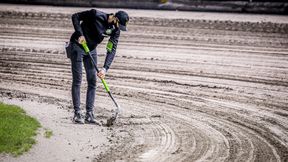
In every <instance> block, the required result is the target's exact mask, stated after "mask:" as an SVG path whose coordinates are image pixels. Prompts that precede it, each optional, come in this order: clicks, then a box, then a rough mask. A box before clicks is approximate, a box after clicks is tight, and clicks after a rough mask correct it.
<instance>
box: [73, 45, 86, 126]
mask: <svg viewBox="0 0 288 162" xmlns="http://www.w3.org/2000/svg"><path fill="white" fill-rule="evenodd" d="M82 58H83V50H82V49H81V48H80V47H79V46H78V45H77V44H75V43H73V44H72V55H71V67H72V78H73V80H72V101H73V108H74V112H75V115H74V122H76V123H84V120H83V119H82V117H81V114H80V87H81V81H82Z"/></svg>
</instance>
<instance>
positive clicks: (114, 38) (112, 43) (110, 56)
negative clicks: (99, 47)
mask: <svg viewBox="0 0 288 162" xmlns="http://www.w3.org/2000/svg"><path fill="white" fill-rule="evenodd" d="M119 37H120V30H116V31H115V32H114V33H113V34H112V35H111V37H110V39H109V41H108V44H107V47H106V49H107V54H106V59H105V63H104V66H103V67H104V68H105V70H106V71H108V69H109V67H110V65H111V64H112V62H113V60H114V57H115V53H116V49H117V44H118V39H119Z"/></svg>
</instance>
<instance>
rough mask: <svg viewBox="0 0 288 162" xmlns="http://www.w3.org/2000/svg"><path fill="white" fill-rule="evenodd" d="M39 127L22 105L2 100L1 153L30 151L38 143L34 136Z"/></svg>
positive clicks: (0, 108) (0, 110)
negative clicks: (9, 103) (10, 103)
mask: <svg viewBox="0 0 288 162" xmlns="http://www.w3.org/2000/svg"><path fill="white" fill-rule="evenodd" d="M39 127H40V123H39V122H38V121H37V120H36V119H34V118H32V117H30V116H28V115H26V113H25V111H24V110H23V109H21V108H20V107H18V106H15V105H7V104H4V103H1V102H0V153H10V154H12V155H14V156H17V155H21V154H23V153H24V152H26V151H28V150H29V149H30V148H31V147H32V145H33V144H35V143H36V141H35V139H34V138H33V137H34V136H35V135H36V134H37V132H36V131H37V129H38V128H39Z"/></svg>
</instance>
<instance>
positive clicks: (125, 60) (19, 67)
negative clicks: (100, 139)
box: [0, 6, 288, 162]
mask: <svg viewBox="0 0 288 162" xmlns="http://www.w3.org/2000/svg"><path fill="white" fill-rule="evenodd" d="M12 7H13V6H12ZM12 7H11V6H10V8H12ZM24 9H26V10H24ZM24 9H23V8H22V9H21V8H17V7H14V8H13V10H12V9H9V6H8V8H7V7H5V6H0V40H1V41H0V96H1V97H2V98H5V97H8V98H11V99H13V98H18V99H21V100H31V99H33V100H37V102H43V103H46V104H53V105H57V106H58V107H59V106H60V107H61V108H62V109H64V110H68V111H70V112H68V111H67V113H71V116H72V109H71V108H72V107H71V95H70V89H71V70H70V61H69V60H68V59H66V58H65V57H66V56H65V54H64V50H63V49H64V47H63V46H64V42H65V41H67V40H68V39H69V37H70V35H71V34H72V32H73V27H72V24H71V19H70V17H71V14H72V13H73V12H76V11H79V10H84V8H82V9H81V8H68V7H67V8H61V9H59V10H58V9H57V10H56V9H55V7H50V8H49V7H46V8H45V10H44V9H43V7H42V8H41V7H39V8H37V7H35V6H31V10H29V6H26V8H24ZM103 10H104V11H106V10H107V11H115V10H113V9H103ZM57 11H59V12H57ZM128 12H129V10H128ZM131 12H132V13H133V14H131V16H132V18H131V21H130V22H129V28H128V30H129V31H128V32H125V33H124V32H122V33H121V38H120V41H119V45H118V49H117V55H116V57H115V61H114V63H113V64H112V66H111V69H110V70H109V73H108V75H107V77H106V78H107V82H108V84H109V85H110V89H111V91H112V93H113V94H114V96H115V98H116V99H117V101H118V102H119V104H120V105H121V108H122V112H121V115H120V118H119V120H118V123H117V124H116V125H115V126H113V127H112V128H111V129H110V130H109V131H108V132H107V138H108V142H109V143H110V144H109V145H105V149H103V150H106V151H103V152H102V153H98V154H95V157H90V158H89V159H88V161H121V160H122V161H131V162H132V161H133V162H134V161H147V162H152V161H154V162H170V161H171V162H179V161H185V162H186V161H187V162H191V161H219V162H220V161H221V162H223V161H261V162H264V161H273V162H274V161H279V162H280V161H283V162H285V161H288V18H287V17H284V16H275V15H274V16H269V15H255V16H253V15H250V16H248V17H247V15H240V14H238V15H237V14H232V15H229V14H226V15H225V14H224V13H221V14H218V16H219V18H217V17H216V18H215V17H212V15H213V14H211V13H207V15H209V14H211V18H209V16H207V15H205V13H201V14H202V15H204V16H203V19H201V17H200V18H199V17H197V18H196V17H195V18H194V17H193V16H192V15H193V14H194V15H195V14H197V13H192V12H191V16H189V12H173V11H169V12H168V11H165V12H167V13H170V14H167V15H166V16H157V15H161V14H162V12H161V11H149V12H151V14H152V15H155V16H154V17H153V16H151V15H150V16H147V15H145V14H143V13H147V12H148V11H146V12H144V11H141V10H139V13H142V16H141V14H139V13H138V14H137V10H136V11H135V10H131ZM158 13H159V14H158ZM177 14H178V17H177ZM181 14H182V15H185V16H179V15H181ZM215 15H217V14H215ZM221 15H222V17H221ZM233 15H236V16H235V17H234V16H233ZM181 17H182V18H181ZM223 17H224V18H223ZM245 17H247V19H245ZM106 42H107V40H105V41H104V42H103V43H102V44H101V45H99V47H97V48H98V49H97V52H98V58H99V60H98V64H99V67H101V66H102V65H103V60H104V58H105V43H106ZM97 88H98V89H97V98H96V104H95V112H96V115H97V117H98V118H99V119H101V120H103V121H105V119H107V118H108V117H109V116H110V115H111V111H112V110H113V108H114V105H113V103H112V102H111V101H110V99H109V98H108V96H107V94H106V93H105V92H104V89H103V86H102V85H101V83H100V82H99V81H98V86H97ZM85 92H86V81H85V75H84V77H83V86H82V92H81V93H82V98H81V99H82V103H83V104H82V105H83V107H84V103H85V100H84V99H85ZM56 115H57V114H56ZM59 115H61V114H59ZM66 116H67V115H66ZM65 122H71V119H70V118H66V120H65ZM96 127H97V126H96ZM51 129H52V130H53V126H51ZM97 129H99V128H97ZM105 129H106V128H105ZM83 138H84V137H83ZM47 147H49V146H47ZM35 148H37V146H35ZM57 151H61V150H57ZM20 158H21V157H20ZM54 160H55V161H57V158H55V159H54ZM85 160H87V159H85Z"/></svg>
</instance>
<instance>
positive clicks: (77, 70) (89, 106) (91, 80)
mask: <svg viewBox="0 0 288 162" xmlns="http://www.w3.org/2000/svg"><path fill="white" fill-rule="evenodd" d="M91 55H92V57H93V59H94V60H95V62H96V63H97V53H96V49H94V50H93V51H91ZM70 59H71V67H72V77H73V81H72V100H73V108H74V110H75V112H78V111H80V88H81V81H82V62H83V64H84V68H85V71H86V79H87V82H88V87H87V94H86V111H87V112H89V111H93V108H94V101H95V91H96V69H95V68H94V66H93V64H92V62H91V59H90V57H89V56H88V55H86V54H85V52H84V50H83V49H82V48H80V46H79V44H77V43H75V42H71V58H70Z"/></svg>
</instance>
